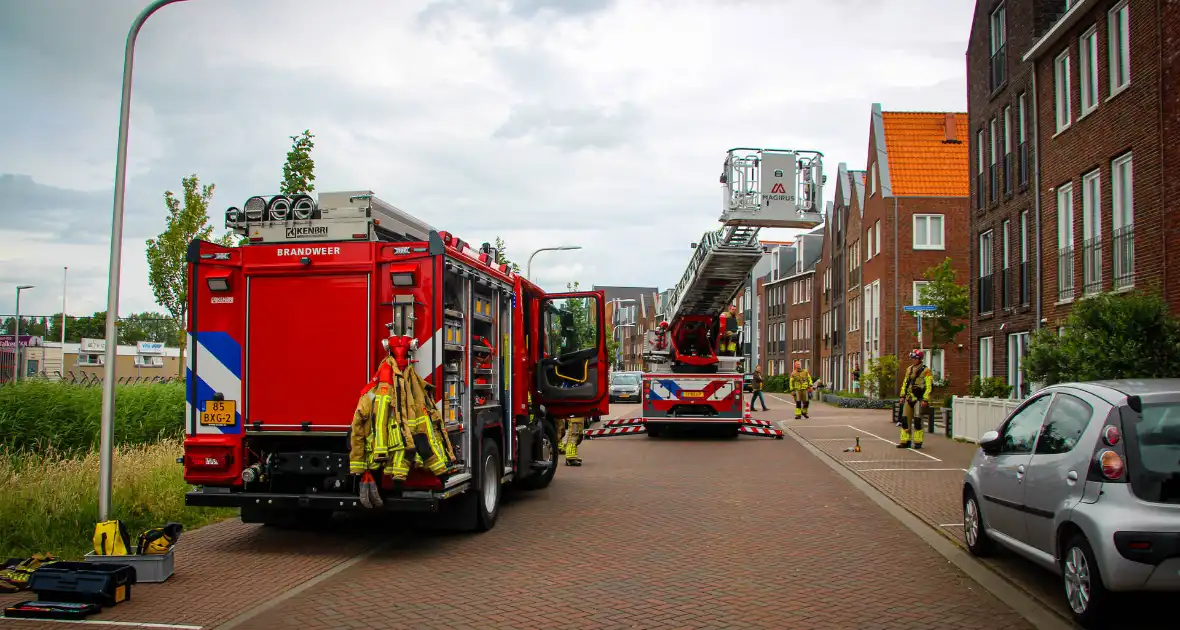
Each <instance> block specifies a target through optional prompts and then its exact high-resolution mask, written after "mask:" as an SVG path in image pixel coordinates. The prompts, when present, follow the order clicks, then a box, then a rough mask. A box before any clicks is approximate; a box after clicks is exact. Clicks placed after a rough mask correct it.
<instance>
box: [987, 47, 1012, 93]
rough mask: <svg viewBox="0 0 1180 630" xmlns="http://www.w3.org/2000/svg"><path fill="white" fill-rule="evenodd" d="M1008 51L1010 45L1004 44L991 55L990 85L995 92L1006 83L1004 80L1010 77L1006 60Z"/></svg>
mask: <svg viewBox="0 0 1180 630" xmlns="http://www.w3.org/2000/svg"><path fill="white" fill-rule="evenodd" d="M1007 52H1008V46H1007V45H1004V46H1000V49H999V50H997V51H996V53H995V54H994V55H992V56H991V60H990V65H991V85H990V86H989V87H990V88H991V91H992V92H995V91H996V90H997V89H999V87H1000V86H1001V85H1004V80H1005V79H1007V78H1008V75H1007V70H1008V68H1007V65H1006V62H1007V61H1008V56H1007V54H1006V53H1007Z"/></svg>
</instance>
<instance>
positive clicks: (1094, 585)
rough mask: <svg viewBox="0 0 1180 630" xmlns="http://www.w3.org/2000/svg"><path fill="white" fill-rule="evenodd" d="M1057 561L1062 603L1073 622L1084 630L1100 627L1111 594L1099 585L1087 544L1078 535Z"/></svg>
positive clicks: (1100, 576)
mask: <svg viewBox="0 0 1180 630" xmlns="http://www.w3.org/2000/svg"><path fill="white" fill-rule="evenodd" d="M1058 562H1060V564H1061V580H1062V586H1063V587H1064V590H1065V603H1066V605H1067V606H1069V611H1070V613H1071V614H1072V615H1073V618H1074V621H1075V622H1077V623H1078V624H1079V625H1081V626H1082V627H1083V628H1099V627H1101V621H1102V618H1103V617H1104V616H1105V614H1106V607H1107V602H1108V600H1109V599H1110V593H1109V592H1108V591H1107V590H1106V587H1105V586H1103V584H1102V575H1101V573H1100V572H1099V570H1098V562H1097V561H1096V560H1095V559H1094V550H1093V549H1092V548H1091V547H1090V541H1088V540H1086V537H1085V536H1083V535H1081V534H1077V535H1075V536H1074V537H1073V538H1070V539H1069V542H1068V543H1066V545H1065V553H1063V554H1061V559H1060V560H1059V561H1058Z"/></svg>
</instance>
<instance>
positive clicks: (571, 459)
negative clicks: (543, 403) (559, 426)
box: [565, 418, 586, 466]
mask: <svg viewBox="0 0 1180 630" xmlns="http://www.w3.org/2000/svg"><path fill="white" fill-rule="evenodd" d="M585 422H586V420H585V418H570V419H569V420H567V421H566V426H567V427H568V428H567V431H568V436H567V438H566V445H565V463H566V464H569V465H571V466H576V465H578V464H581V463H582V457H581V456H580V455H578V445H579V444H581V443H582V426H583V424H584V423H585Z"/></svg>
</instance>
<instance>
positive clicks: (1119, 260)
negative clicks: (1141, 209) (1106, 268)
mask: <svg viewBox="0 0 1180 630" xmlns="http://www.w3.org/2000/svg"><path fill="white" fill-rule="evenodd" d="M1112 240H1113V241H1114V288H1115V290H1116V291H1117V290H1118V289H1125V288H1127V287H1131V286H1134V285H1135V226H1134V225H1127V226H1124V227H1121V228H1119V229H1117V230H1115V231H1114V238H1113V239H1112Z"/></svg>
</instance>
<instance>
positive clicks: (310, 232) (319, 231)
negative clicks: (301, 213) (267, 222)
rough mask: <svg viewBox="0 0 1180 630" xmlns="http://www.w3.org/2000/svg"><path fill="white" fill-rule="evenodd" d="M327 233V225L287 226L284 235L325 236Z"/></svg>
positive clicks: (294, 236)
mask: <svg viewBox="0 0 1180 630" xmlns="http://www.w3.org/2000/svg"><path fill="white" fill-rule="evenodd" d="M327 233H328V226H326V225H312V226H306V227H289V228H287V231H286V233H285V235H286V237H287V238H298V237H300V236H325V235H326V234H327Z"/></svg>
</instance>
